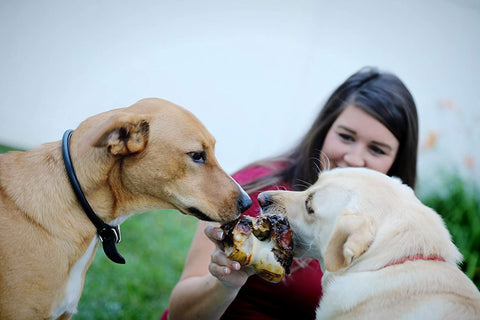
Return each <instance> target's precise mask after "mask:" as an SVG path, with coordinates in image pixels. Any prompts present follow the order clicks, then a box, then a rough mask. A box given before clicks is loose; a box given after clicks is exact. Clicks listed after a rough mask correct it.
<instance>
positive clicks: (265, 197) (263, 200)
mask: <svg viewBox="0 0 480 320" xmlns="http://www.w3.org/2000/svg"><path fill="white" fill-rule="evenodd" d="M257 200H258V204H259V205H260V207H262V209H265V208H266V207H268V206H269V205H271V204H273V199H272V196H271V195H270V194H269V193H268V192H262V193H260V194H259V195H258V197H257Z"/></svg>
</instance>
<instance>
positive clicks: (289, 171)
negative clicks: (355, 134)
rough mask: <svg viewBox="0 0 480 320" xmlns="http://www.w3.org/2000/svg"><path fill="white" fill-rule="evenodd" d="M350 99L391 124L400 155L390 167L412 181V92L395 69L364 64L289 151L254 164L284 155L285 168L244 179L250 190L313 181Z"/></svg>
mask: <svg viewBox="0 0 480 320" xmlns="http://www.w3.org/2000/svg"><path fill="white" fill-rule="evenodd" d="M349 105H355V106H356V107H358V108H360V109H362V110H364V111H366V112H367V113H368V114H370V115H371V116H372V117H374V118H375V119H377V120H378V121H380V122H381V123H382V124H383V125H384V126H385V127H387V128H388V129H389V130H390V131H391V132H392V133H393V135H394V136H395V137H396V138H397V139H398V141H399V149H398V152H397V156H396V159H395V161H394V163H393V165H392V167H391V168H390V170H389V171H388V172H387V174H388V175H389V176H396V177H399V178H401V179H402V181H403V182H404V183H405V184H407V185H409V186H410V187H412V188H414V187H415V180H416V175H417V145H418V117H417V109H416V106H415V102H414V100H413V97H412V95H411V94H410V92H409V91H408V89H407V87H406V86H405V85H404V84H403V82H402V81H401V80H400V79H399V78H398V77H397V76H395V75H393V74H391V73H386V72H380V71H378V70H377V69H375V68H363V69H361V70H360V71H358V72H356V73H354V74H353V75H352V76H350V77H349V78H348V79H347V80H346V81H345V82H344V83H343V84H341V85H340V86H339V87H338V88H337V89H336V90H335V91H334V92H333V93H332V95H331V96H330V98H329V99H328V100H327V102H326V103H325V105H324V107H323V108H322V110H321V111H320V114H319V115H318V117H317V119H316V120H315V121H314V122H313V124H312V126H311V128H310V130H308V132H307V133H306V134H305V136H304V137H303V139H302V140H301V141H300V143H299V144H298V145H297V146H296V147H295V148H294V149H293V150H291V151H290V152H288V153H286V154H284V155H282V156H279V157H275V158H270V159H266V160H263V161H259V162H257V163H255V165H262V164H264V165H268V163H269V162H272V161H277V160H279V161H286V162H287V163H288V165H287V166H286V167H285V168H284V169H283V170H281V171H278V172H275V173H273V174H272V175H269V176H266V177H262V178H260V179H258V180H255V181H253V182H250V183H248V184H245V185H244V186H243V187H244V188H245V190H247V192H252V191H257V190H260V189H262V188H265V187H267V186H270V185H274V184H279V183H282V182H287V183H288V184H290V186H291V187H292V189H293V190H304V189H306V188H307V187H308V186H309V185H311V184H313V183H314V182H315V181H316V180H317V178H318V173H319V169H320V168H321V157H320V151H321V150H322V148H323V143H324V141H325V137H326V135H327V132H328V131H329V130H330V127H331V126H332V124H333V122H334V121H335V120H336V119H337V117H338V116H339V115H340V113H342V111H343V110H345V108H346V107H347V106H349Z"/></svg>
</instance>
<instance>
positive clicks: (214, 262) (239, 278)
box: [204, 225, 254, 289]
mask: <svg viewBox="0 0 480 320" xmlns="http://www.w3.org/2000/svg"><path fill="white" fill-rule="evenodd" d="M204 232H205V234H206V236H207V237H208V239H210V240H211V241H212V242H213V243H214V244H215V250H214V251H213V253H212V255H211V260H210V264H209V266H208V270H209V271H210V273H211V274H212V275H213V276H214V277H216V278H217V279H218V280H220V281H221V282H222V283H223V284H224V285H225V286H227V287H232V288H235V289H238V288H240V287H242V286H243V285H244V284H245V282H247V279H248V277H249V276H251V275H252V274H254V272H253V270H252V269H251V268H248V267H242V266H241V265H240V263H238V262H237V261H233V260H231V259H229V258H228V257H227V255H226V254H225V251H224V247H223V242H222V240H223V239H224V237H225V233H224V232H223V230H222V229H221V228H219V227H216V226H214V225H208V226H207V227H206V228H205V230H204Z"/></svg>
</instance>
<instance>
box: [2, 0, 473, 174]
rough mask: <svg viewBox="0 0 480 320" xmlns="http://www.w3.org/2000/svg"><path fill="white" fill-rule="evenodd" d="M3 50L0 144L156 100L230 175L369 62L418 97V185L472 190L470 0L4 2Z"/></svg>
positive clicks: (297, 129) (294, 131) (37, 138)
mask: <svg viewBox="0 0 480 320" xmlns="http://www.w3.org/2000/svg"><path fill="white" fill-rule="evenodd" d="M0 45H1V50H0V117H1V121H0V144H7V145H11V146H17V147H21V148H31V147H34V146H37V145H39V144H41V143H44V142H48V141H53V140H59V139H61V136H62V134H63V132H64V131H65V129H68V128H74V127H76V126H77V125H78V123H80V122H81V121H82V120H83V119H85V118H86V117H88V116H91V115H93V114H96V113H99V112H102V111H105V110H108V109H111V108H115V107H125V106H128V105H130V104H132V103H134V102H136V101H137V100H139V99H141V98H144V97H152V96H154V97H161V98H165V99H168V100H170V101H172V102H175V103H177V104H180V105H182V106H184V107H186V108H188V109H189V110H191V111H192V112H193V113H194V114H196V115H197V117H199V118H200V119H201V120H202V121H203V122H204V123H205V125H206V126H207V127H208V128H209V130H210V131H211V132H212V133H213V134H214V136H215V137H216V138H217V157H218V158H219V161H220V162H221V163H222V165H223V166H224V168H225V169H226V170H227V171H228V172H230V173H232V172H233V171H235V170H237V169H239V168H240V167H241V166H243V165H245V164H247V163H249V162H251V161H253V160H257V159H259V158H262V157H265V156H270V155H274V154H277V153H279V152H282V151H284V150H286V149H287V148H290V147H291V146H292V145H293V144H294V143H295V142H296V141H297V140H298V139H299V138H300V137H301V135H302V134H303V133H304V132H305V131H306V130H307V128H308V127H309V125H310V123H311V121H312V120H313V118H314V116H315V115H316V113H317V112H318V110H319V108H320V106H321V104H322V103H323V102H324V101H325V99H326V97H327V96H328V95H329V94H330V93H331V92H332V90H334V88H335V87H336V86H338V85H339V84H340V83H341V82H343V81H344V80H345V79H346V77H348V76H349V75H350V74H352V73H353V72H355V71H357V70H358V69H360V68H361V67H363V66H365V65H372V66H377V67H379V68H380V69H382V70H386V71H391V72H394V73H396V74H397V75H398V76H399V77H400V78H401V79H402V80H404V82H405V83H406V85H407V87H409V89H410V90H411V92H412V94H413V95H414V97H415V100H416V102H417V107H418V110H419V116H420V131H421V151H420V163H419V174H420V181H424V182H428V181H435V175H436V173H437V172H438V170H443V169H444V168H447V169H449V170H450V169H452V170H458V171H459V172H460V173H461V174H462V176H464V177H467V178H469V179H470V178H473V179H474V180H476V181H477V182H480V153H479V148H478V145H479V141H480V84H479V79H478V77H479V75H480V0H421V1H418V0H389V1H385V0H369V1H368V0H367V1H355V0H345V1H323V0H295V1H293V0H291V1H287V0H243V1H242V0H236V1H229V0H213V1H195V0H168V1H167V0H157V1H154V0H129V1H114V0H96V1H93V0H82V1H78V0H70V1H64V0H22V1H17V0H2V1H1V2H0ZM432 179H433V180H432Z"/></svg>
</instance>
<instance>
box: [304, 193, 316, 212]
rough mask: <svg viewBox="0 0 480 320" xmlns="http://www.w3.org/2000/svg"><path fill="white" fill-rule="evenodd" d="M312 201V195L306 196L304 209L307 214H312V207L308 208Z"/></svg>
mask: <svg viewBox="0 0 480 320" xmlns="http://www.w3.org/2000/svg"><path fill="white" fill-rule="evenodd" d="M311 201H312V195H311V194H310V195H308V197H307V200H305V209H306V210H307V213H308V214H314V213H315V212H314V211H313V209H312V207H311V206H310V202H311Z"/></svg>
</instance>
